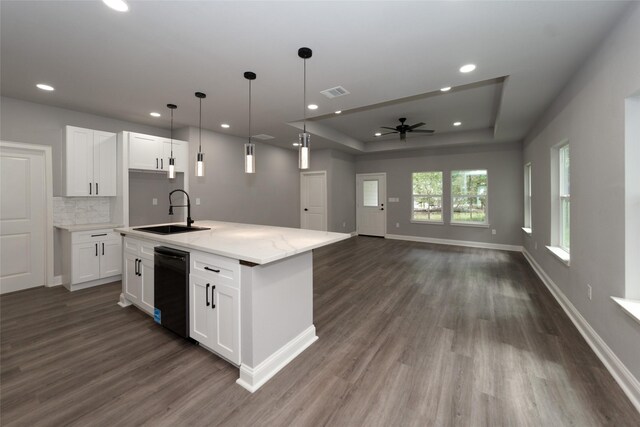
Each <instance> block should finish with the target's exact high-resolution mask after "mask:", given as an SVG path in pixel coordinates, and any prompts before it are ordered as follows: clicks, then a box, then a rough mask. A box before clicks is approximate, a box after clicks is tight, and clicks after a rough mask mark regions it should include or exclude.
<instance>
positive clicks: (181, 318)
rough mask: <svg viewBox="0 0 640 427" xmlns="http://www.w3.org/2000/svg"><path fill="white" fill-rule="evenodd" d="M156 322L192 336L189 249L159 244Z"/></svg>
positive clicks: (155, 261) (155, 279) (157, 254)
mask: <svg viewBox="0 0 640 427" xmlns="http://www.w3.org/2000/svg"><path fill="white" fill-rule="evenodd" d="M153 270H154V271H153V272H154V280H153V291H154V296H153V299H154V306H155V309H154V314H153V318H154V319H155V321H156V322H157V323H159V324H161V325H162V326H164V327H165V328H167V329H169V330H171V331H173V332H175V333H176V334H178V335H180V336H181V337H185V338H188V337H189V252H184V251H178V250H176V249H172V248H167V247H165V246H156V247H155V248H154V257H153Z"/></svg>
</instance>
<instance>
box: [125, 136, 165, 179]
mask: <svg viewBox="0 0 640 427" xmlns="http://www.w3.org/2000/svg"><path fill="white" fill-rule="evenodd" d="M161 158H162V142H161V140H159V139H158V138H156V137H154V136H149V135H141V134H136V133H132V134H129V169H144V170H160V159H161Z"/></svg>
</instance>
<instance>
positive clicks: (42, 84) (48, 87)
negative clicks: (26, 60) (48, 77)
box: [36, 83, 55, 92]
mask: <svg viewBox="0 0 640 427" xmlns="http://www.w3.org/2000/svg"><path fill="white" fill-rule="evenodd" d="M36 87H37V88H38V89H42V90H46V91H49V92H51V91H52V90H55V89H54V88H53V86H49V85H46V84H44V83H38V84H37V85H36Z"/></svg>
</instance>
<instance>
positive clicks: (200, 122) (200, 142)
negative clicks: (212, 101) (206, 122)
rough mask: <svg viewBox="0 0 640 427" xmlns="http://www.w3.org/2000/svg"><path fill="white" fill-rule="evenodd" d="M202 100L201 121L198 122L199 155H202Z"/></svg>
mask: <svg viewBox="0 0 640 427" xmlns="http://www.w3.org/2000/svg"><path fill="white" fill-rule="evenodd" d="M199 99H200V121H199V122H198V132H199V133H198V140H199V142H198V153H202V98H199Z"/></svg>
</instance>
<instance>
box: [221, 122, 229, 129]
mask: <svg viewBox="0 0 640 427" xmlns="http://www.w3.org/2000/svg"><path fill="white" fill-rule="evenodd" d="M220 127H222V128H225V129H229V127H230V126H229V125H228V124H226V123H223V124H221V125H220Z"/></svg>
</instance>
